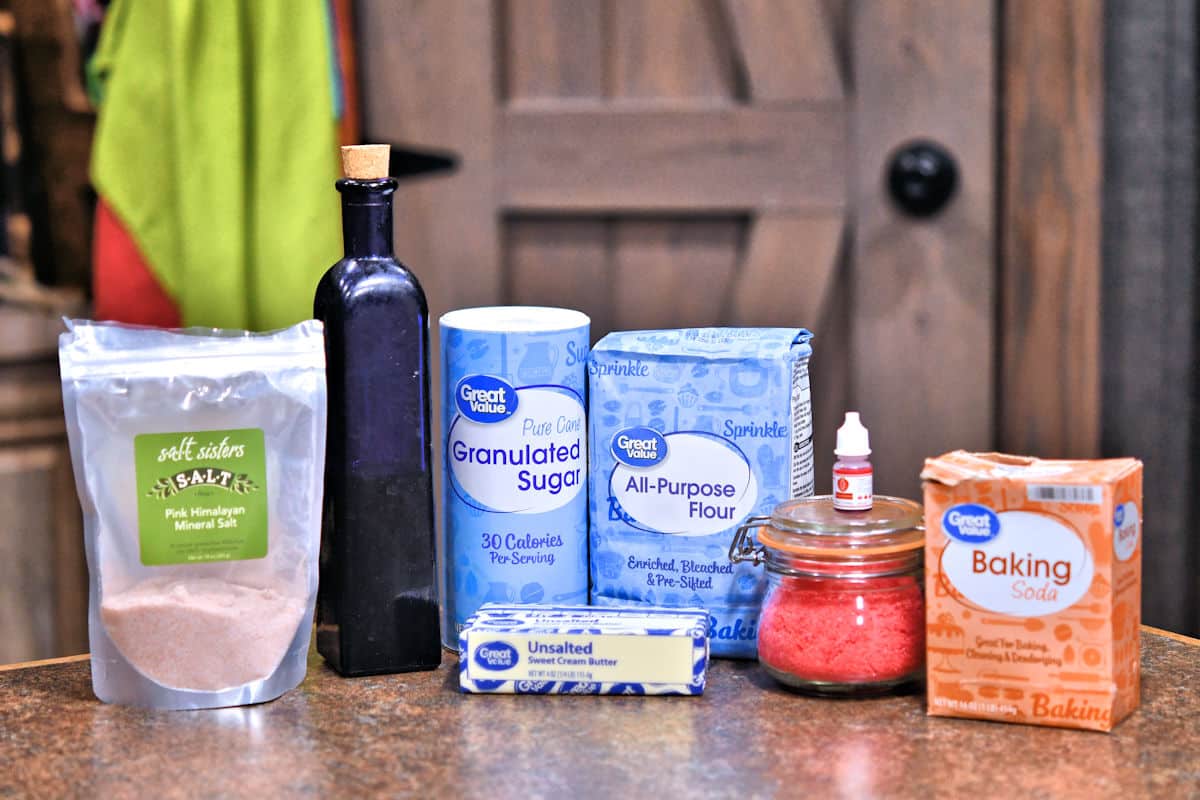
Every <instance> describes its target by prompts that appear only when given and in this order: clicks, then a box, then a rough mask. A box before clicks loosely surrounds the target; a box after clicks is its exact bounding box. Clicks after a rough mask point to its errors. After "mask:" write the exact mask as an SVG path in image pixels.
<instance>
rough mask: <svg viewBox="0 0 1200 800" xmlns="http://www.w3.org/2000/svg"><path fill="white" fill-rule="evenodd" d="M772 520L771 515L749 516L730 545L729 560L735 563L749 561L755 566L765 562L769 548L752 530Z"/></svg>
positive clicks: (739, 527)
mask: <svg viewBox="0 0 1200 800" xmlns="http://www.w3.org/2000/svg"><path fill="white" fill-rule="evenodd" d="M770 521H771V518H770V517H747V518H746V521H745V522H743V523H742V524H741V525H739V526H738V529H737V533H735V534H734V535H733V543H732V544H730V545H729V560H730V561H731V562H733V563H734V564H737V563H738V562H740V561H749V562H751V563H752V564H754V565H755V566H758V565H759V564H761V563H763V561H765V560H766V559H767V549H766V548H765V547H763V546H762V545H761V544H759V543H758V541H757V540H756V539H755V538H754V536H753V535H752V534H751V532H752V531H756V530H758V529H759V528H761V527H763V526H764V525H766V524H767V523H768V522H770Z"/></svg>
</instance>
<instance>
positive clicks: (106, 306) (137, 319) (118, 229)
mask: <svg viewBox="0 0 1200 800" xmlns="http://www.w3.org/2000/svg"><path fill="white" fill-rule="evenodd" d="M94 233H95V236H94V239H93V241H92V293H93V301H94V304H95V308H94V309H93V313H94V314H95V317H96V319H104V320H114V321H117V322H129V323H133V324H137V325H154V326H157V327H160V328H178V327H179V326H180V325H181V324H182V323H181V318H180V314H179V307H178V306H177V305H176V304H175V301H174V300H172V299H171V298H170V296H168V295H167V293H166V291H164V290H163V287H162V286H161V285H160V284H159V282H158V281H157V280H156V279H155V277H154V274H153V273H152V272H151V271H150V268H149V267H148V266H147V264H146V261H145V259H143V258H142V254H141V252H140V251H139V250H138V247H137V244H136V243H135V242H134V241H133V239H132V238H131V237H130V235H129V232H128V231H126V229H125V226H124V225H122V224H121V220H120V219H118V218H117V215H116V214H114V213H113V211H112V209H111V208H109V207H108V203H106V202H105V201H104V198H100V200H99V202H98V203H96V227H95V231H94Z"/></svg>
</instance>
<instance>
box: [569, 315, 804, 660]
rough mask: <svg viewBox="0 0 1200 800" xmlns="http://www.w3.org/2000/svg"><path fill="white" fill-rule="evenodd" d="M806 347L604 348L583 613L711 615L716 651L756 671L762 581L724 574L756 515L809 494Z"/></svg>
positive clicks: (691, 341) (750, 339) (670, 334)
mask: <svg viewBox="0 0 1200 800" xmlns="http://www.w3.org/2000/svg"><path fill="white" fill-rule="evenodd" d="M810 337H811V334H809V332H808V331H805V330H801V329H788V328H690V329H684V330H669V331H630V332H625V333H611V334H609V335H608V336H605V337H604V338H603V339H601V340H600V341H599V342H598V343H597V344H596V347H595V349H594V350H593V351H592V354H591V357H590V365H589V393H590V394H589V405H590V411H591V414H590V416H589V425H590V428H591V443H592V445H591V475H590V486H591V489H590V495H591V575H592V587H591V600H592V603H593V604H594V605H603V606H611V605H640V606H644V605H650V606H654V605H663V606H681V605H686V606H700V607H703V608H706V609H708V612H709V614H710V627H711V636H712V652H713V654H714V655H717V656H729V657H740V658H752V657H754V654H755V641H756V634H757V632H758V614H759V606H760V604H761V601H762V595H763V590H764V577H763V571H762V570H761V569H759V568H756V567H754V566H753V565H752V564H748V563H745V564H731V563H730V561H729V558H728V552H729V545H730V542H731V541H732V538H733V534H734V531H735V530H736V528H737V526H738V525H739V524H741V522H742V521H743V520H744V519H746V517H747V516H749V515H751V514H770V513H771V511H772V509H774V507H775V505H776V504H778V503H780V502H782V501H784V500H787V499H789V498H792V497H805V496H808V495H811V494H812V492H813V466H812V459H813V450H812V435H813V431H812V403H811V392H810V388H809V380H808V359H809V356H810V355H811V353H812V349H811V347H810V346H809V343H808V342H809V338H810Z"/></svg>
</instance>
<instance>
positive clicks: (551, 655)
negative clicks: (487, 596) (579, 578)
mask: <svg viewBox="0 0 1200 800" xmlns="http://www.w3.org/2000/svg"><path fill="white" fill-rule="evenodd" d="M458 645H459V664H458V668H459V685H460V687H461V688H462V690H463V691H464V692H471V693H483V694H634V695H642V694H654V695H698V694H703V693H704V680H705V670H706V669H707V667H708V612H707V611H706V610H704V609H702V608H655V607H647V606H642V607H637V608H595V607H592V606H569V605H568V606H558V605H506V604H500V603H486V604H484V605H483V606H481V607H480V608H479V610H478V611H477V612H476V613H475V614H474V615H473V616H472V617H471V618H470V619H468V620H467V623H466V625H465V626H464V627H463V630H462V631H461V633H460V634H459V637H458Z"/></svg>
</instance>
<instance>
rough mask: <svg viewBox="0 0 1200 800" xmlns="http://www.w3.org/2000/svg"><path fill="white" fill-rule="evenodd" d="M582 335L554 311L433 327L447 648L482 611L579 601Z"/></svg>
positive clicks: (583, 473) (477, 317) (583, 569)
mask: <svg viewBox="0 0 1200 800" xmlns="http://www.w3.org/2000/svg"><path fill="white" fill-rule="evenodd" d="M588 328H589V320H588V318H587V316H586V315H584V314H581V313H580V312H578V311H570V310H566V309H560V308H540V307H523V306H499V307H490V308H468V309H462V310H459V311H452V312H450V313H448V314H445V315H444V316H442V318H441V340H442V390H443V394H442V435H443V444H444V451H443V464H444V480H443V487H442V489H443V496H444V499H445V502H444V503H443V509H444V511H443V519H444V526H445V547H444V550H443V552H444V559H445V563H446V565H447V571H446V614H447V617H448V622H449V624H448V625H443V626H442V630H443V636H444V641H445V643H446V645H447V646H455V644H456V643H457V637H458V632H459V631H461V630H462V628H463V626H464V624H465V623H466V621H467V619H468V618H469V617H470V616H471V615H472V614H474V613H475V612H476V610H478V608H479V606H480V605H481V604H483V603H487V602H498V603H581V602H586V600H587V588H588V568H587V490H586V486H587V460H588V454H587V424H586V421H585V414H584V392H585V381H586V369H587V353H588V341H589V339H588Z"/></svg>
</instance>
